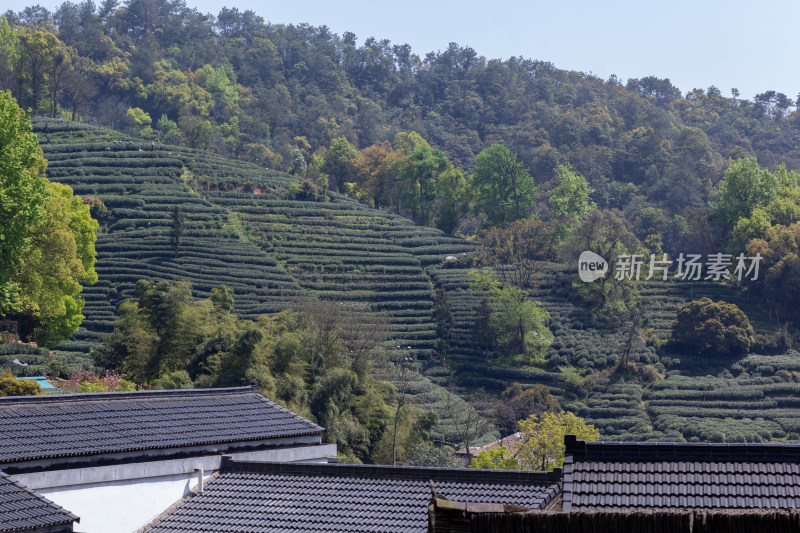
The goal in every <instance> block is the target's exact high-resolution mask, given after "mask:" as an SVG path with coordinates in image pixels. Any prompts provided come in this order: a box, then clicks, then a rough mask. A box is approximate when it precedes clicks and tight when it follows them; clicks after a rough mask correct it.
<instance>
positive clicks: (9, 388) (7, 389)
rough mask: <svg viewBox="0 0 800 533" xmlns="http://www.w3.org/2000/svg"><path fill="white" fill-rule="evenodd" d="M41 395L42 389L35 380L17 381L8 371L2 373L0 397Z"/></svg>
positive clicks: (0, 375)
mask: <svg viewBox="0 0 800 533" xmlns="http://www.w3.org/2000/svg"><path fill="white" fill-rule="evenodd" d="M41 393H42V389H41V387H39V384H38V383H36V382H35V381H34V380H32V379H17V378H15V377H14V375H13V374H12V373H11V371H10V370H7V369H6V370H3V371H2V372H0V396H29V395H35V394H41Z"/></svg>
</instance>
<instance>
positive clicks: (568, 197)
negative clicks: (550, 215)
mask: <svg viewBox="0 0 800 533" xmlns="http://www.w3.org/2000/svg"><path fill="white" fill-rule="evenodd" d="M556 179H557V180H558V186H557V187H556V188H555V189H553V192H552V193H550V204H551V205H552V206H553V212H554V213H555V214H556V216H559V217H569V218H571V219H573V220H580V219H584V218H586V216H587V215H588V214H589V213H590V212H591V211H592V209H594V208H595V207H597V205H596V204H595V203H594V202H593V201H592V199H591V198H590V197H589V195H590V194H592V192H594V191H593V190H592V188H591V187H589V183H588V182H587V181H586V178H584V177H583V176H581V175H580V174H578V173H577V172H575V171H574V170H573V169H572V167H571V166H569V165H561V166H559V167H558V169H557V170H556Z"/></svg>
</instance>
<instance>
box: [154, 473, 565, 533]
mask: <svg viewBox="0 0 800 533" xmlns="http://www.w3.org/2000/svg"><path fill="white" fill-rule="evenodd" d="M429 480H433V482H434V485H435V488H436V492H437V493H440V494H443V495H445V496H446V497H448V498H451V499H454V500H461V501H470V502H484V503H486V502H494V503H500V502H502V503H513V504H518V505H524V506H526V507H529V508H535V509H539V508H543V507H544V506H546V505H547V504H548V503H549V502H551V501H552V500H553V499H554V498H555V497H556V496H557V494H558V492H559V490H560V481H559V480H560V472H555V473H542V472H517V471H513V472H509V471H481V470H474V469H436V468H413V467H387V466H384V467H377V466H365V465H359V466H355V465H327V464H315V465H293V464H277V463H236V462H231V461H229V460H226V461H225V463H224V464H223V470H222V472H221V474H220V475H219V477H218V478H217V479H215V480H214V481H213V482H211V483H209V484H208V485H207V486H206V488H205V490H204V492H203V494H201V495H197V496H193V497H191V498H189V499H187V500H186V501H185V502H183V503H182V504H181V505H180V506H178V507H177V508H176V509H174V510H173V511H172V512H170V513H169V514H168V515H167V516H165V517H163V518H162V519H161V520H159V521H158V522H157V523H155V524H153V525H152V526H151V528H150V529H147V531H149V532H152V533H167V532H170V533H173V532H174V533H186V532H197V531H216V530H219V531H226V532H228V533H230V532H232V531H235V532H237V533H245V532H247V533H255V532H258V531H270V532H275V531H285V532H287V533H288V532H291V533H297V532H299V531H341V532H355V531H359V532H365V531H375V532H383V533H389V532H391V533H395V532H415V533H423V532H426V531H427V505H428V502H429V501H430V498H431V491H430V485H429Z"/></svg>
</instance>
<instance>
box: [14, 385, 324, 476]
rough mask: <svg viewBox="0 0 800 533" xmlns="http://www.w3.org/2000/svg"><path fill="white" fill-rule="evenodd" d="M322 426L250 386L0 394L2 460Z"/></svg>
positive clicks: (312, 430)
mask: <svg viewBox="0 0 800 533" xmlns="http://www.w3.org/2000/svg"><path fill="white" fill-rule="evenodd" d="M322 431H323V428H321V427H319V426H318V425H316V424H314V423H312V422H309V421H308V420H306V419H304V418H302V417H300V416H298V415H296V414H294V413H292V412H291V411H289V410H287V409H284V408H283V407H281V406H279V405H277V404H276V403H274V402H271V401H270V400H268V399H266V398H265V397H263V396H262V395H260V394H259V393H258V392H257V390H255V389H254V388H252V387H236V388H228V389H195V390H172V391H144V392H119V393H99V394H73V395H60V396H27V397H3V398H0V463H10V462H15V461H25V460H32V459H41V458H55V457H64V456H76V455H94V454H105V453H115V452H124V451H134V450H145V449H164V448H177V447H185V446H197V445H207V444H219V443H227V442H236V441H248V440H259V439H269V438H279V437H288V436H297V435H320V434H321V433H322Z"/></svg>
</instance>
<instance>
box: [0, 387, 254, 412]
mask: <svg viewBox="0 0 800 533" xmlns="http://www.w3.org/2000/svg"><path fill="white" fill-rule="evenodd" d="M252 392H255V393H256V394H259V395H260V394H261V393H259V392H258V389H257V388H255V387H254V386H253V385H247V386H244V387H220V388H209V389H159V390H139V391H117V392H79V393H75V394H48V395H38V396H1V397H0V407H3V406H4V405H20V404H29V403H62V402H79V401H100V400H103V401H105V400H114V401H123V400H130V399H139V398H158V397H176V396H187V397H192V396H215V395H237V394H246V393H252Z"/></svg>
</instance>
